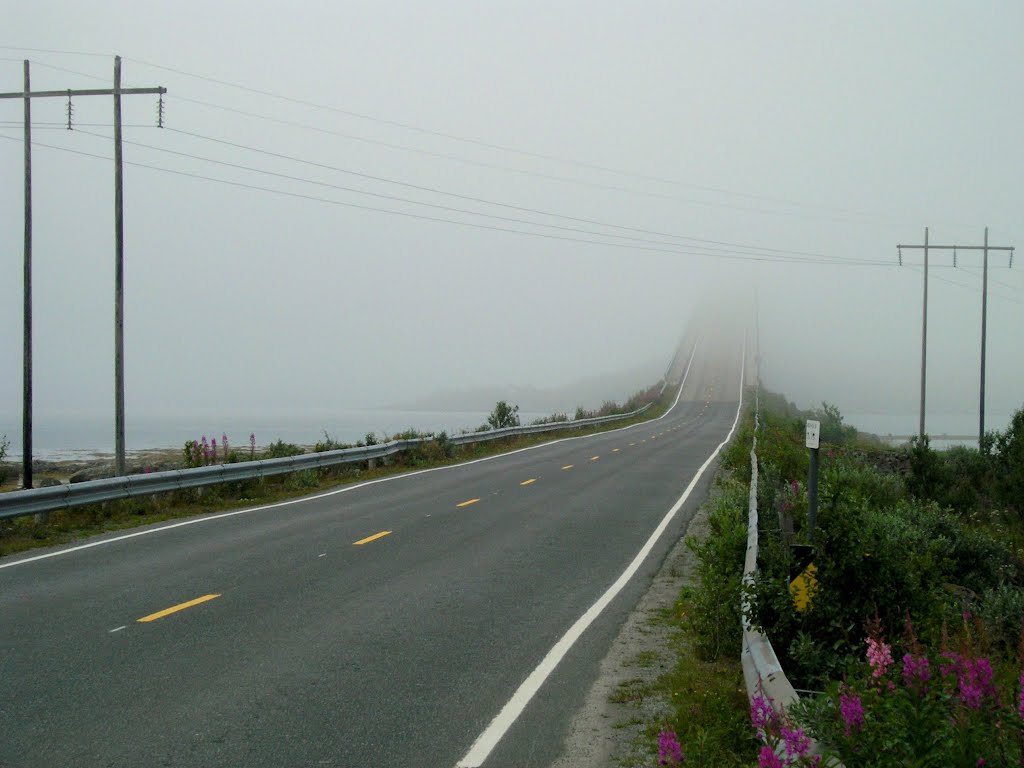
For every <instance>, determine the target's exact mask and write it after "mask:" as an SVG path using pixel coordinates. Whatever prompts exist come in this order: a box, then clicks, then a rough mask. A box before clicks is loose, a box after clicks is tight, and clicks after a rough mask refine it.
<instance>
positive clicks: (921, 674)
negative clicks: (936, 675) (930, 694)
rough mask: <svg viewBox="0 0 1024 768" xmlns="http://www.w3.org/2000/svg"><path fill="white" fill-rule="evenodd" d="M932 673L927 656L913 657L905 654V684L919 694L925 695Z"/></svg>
mask: <svg viewBox="0 0 1024 768" xmlns="http://www.w3.org/2000/svg"><path fill="white" fill-rule="evenodd" d="M931 677H932V672H931V668H930V667H929V666H928V657H927V656H917V657H915V656H913V655H912V654H909V653H905V654H903V684H904V685H906V686H907V688H910V689H912V690H914V691H917V692H918V693H921V694H924V693H925V692H926V691H927V690H928V687H927V685H926V683H927V682H928V681H929V680H931Z"/></svg>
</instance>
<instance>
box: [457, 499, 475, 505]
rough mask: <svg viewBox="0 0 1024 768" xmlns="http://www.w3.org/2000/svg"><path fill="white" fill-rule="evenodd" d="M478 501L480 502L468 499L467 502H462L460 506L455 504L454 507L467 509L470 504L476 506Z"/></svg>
mask: <svg viewBox="0 0 1024 768" xmlns="http://www.w3.org/2000/svg"><path fill="white" fill-rule="evenodd" d="M478 501H480V499H470V500H469V501H464V502H462V503H461V504H456V505H455V506H456V507H468V506H469V505H470V504H476V503H477V502H478Z"/></svg>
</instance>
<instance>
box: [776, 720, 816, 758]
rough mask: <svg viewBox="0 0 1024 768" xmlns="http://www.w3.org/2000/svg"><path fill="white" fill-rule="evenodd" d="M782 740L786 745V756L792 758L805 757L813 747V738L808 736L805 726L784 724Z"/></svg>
mask: <svg viewBox="0 0 1024 768" xmlns="http://www.w3.org/2000/svg"><path fill="white" fill-rule="evenodd" d="M782 741H783V743H785V745H786V756H787V757H790V758H799V757H804V756H806V755H807V752H808V751H809V750H810V748H811V740H810V739H809V738H807V734H805V733H804V731H803V728H787V727H786V726H783V727H782ZM787 762H788V761H787Z"/></svg>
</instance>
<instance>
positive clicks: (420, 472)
mask: <svg viewBox="0 0 1024 768" xmlns="http://www.w3.org/2000/svg"><path fill="white" fill-rule="evenodd" d="M698 343H699V339H698V341H697V342H694V344H693V351H691V352H690V360H689V362H687V364H686V372H685V373H684V374H683V380H682V381H681V382H680V383H679V392H677V393H676V399H675V402H674V403H672V407H671V408H669V409H668V410H667V411H665V412H664V413H663V414H661V416H659V417H658V418H657V419H651V420H650V421H641V422H639V423H637V424H631V425H630V426H628V427H619V428H618V429H608V430H605V431H604V432H595V433H593V434H590V435H578V436H577V437H562V438H559V439H558V440H552V441H550V442H547V443H538V444H537V445H531V446H528V447H526V448H519V449H517V450H515V451H508V452H506V453H496V454H495V455H493V456H485V457H483V458H482V459H473V460H472V461H464V462H462V463H461V464H449V465H448V466H445V467H434V468H433V469H420V470H417V471H416V472H407V473H404V474H401V475H393V476H391V477H381V478H378V479H377V480H367V481H366V482H365V483H358V484H356V485H346V486H344V487H342V488H335V489H334V490H333V491H326V492H324V493H319V494H317V495H315V496H304V497H302V498H300V499H290V500H288V501H279V502H277V503H275V504H266V505H264V506H260V507H247V508H245V509H236V510H234V511H233V512H221V513H220V514H218V515H204V516H203V517H196V518H193V519H191V520H185V521H183V522H180V523H171V524H170V525H161V526H159V527H157V528H146V529H144V530H141V531H135V532H134V533H125V534H122V535H120V536H112V537H111V538H109V539H100V540H99V541H91V542H89V543H88V544H79V545H77V546H74V547H68V548H67V549H60V550H57V551H56V552H47V553H45V554H42V555H34V556H32V557H25V558H22V559H21V560H15V561H14V562H11V563H4V562H0V571H2V570H3V569H4V568H14V567H15V566H17V565H25V564H26V563H34V562H36V561H37V560H48V559H49V558H51V557H60V556H61V555H69V554H71V553H72V552H81V551H82V550H83V549H92V548H93V547H102V546H103V545H104V544H113V543H114V542H117V541H126V540H127V539H134V538H136V537H138V536H148V535H149V534H151V533H162V532H163V531H170V530H174V529H175V528H184V527H185V526H189V525H198V524H199V523H210V522H213V521H214V520H223V519H224V518H227V517H235V516H236V515H247V514H249V513H250V512H260V511H262V510H266V509H275V508H277V507H287V506H290V505H292V504H302V503H304V502H307V501H313V500H315V499H324V498H327V497H328V496H336V495H338V494H340V493H349V492H350V491H357V490H359V489H360V488H366V487H367V486H370V485H377V484H378V483H390V482H394V481H396V480H404V479H406V478H409V477H416V476H417V475H425V474H427V473H428V472H442V471H444V470H450V469H459V468H460V467H468V466H470V465H471V464H479V463H481V462H484V461H494V460H495V459H500V458H503V457H505V456H512V455H514V454H516V453H523V452H524V451H533V450H536V449H537V448H546V447H547V446H550V445H557V444H558V443H565V442H568V441H570V440H586V439H588V438H591V437H598V436H600V435H610V434H612V433H613V432H622V431H623V430H626V429H634V428H636V427H639V426H643V425H644V424H650V423H651V422H652V421H660V420H661V419H664V418H665V417H666V416H668V415H669V414H670V413H672V411H674V410H675V407H676V406H677V405H678V404H679V398H680V397H681V396H682V394H683V387H685V386H686V377H687V376H689V374H690V365H691V364H692V363H693V356H694V355H695V354H697V345H698Z"/></svg>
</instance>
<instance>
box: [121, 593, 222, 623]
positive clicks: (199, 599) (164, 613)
mask: <svg viewBox="0 0 1024 768" xmlns="http://www.w3.org/2000/svg"><path fill="white" fill-rule="evenodd" d="M215 597H220V595H203V596H202V597H197V598H196V599H195V600H189V601H188V602H187V603H179V604H178V605H172V606H171V607H170V608H164V609H163V610H162V611H157V612H156V613H151V614H149V616H143V617H142V618H141V619H136V621H142V622H145V621H156V620H157V619H162V618H163V617H164V616H169V615H171V614H172V613H177V612H178V611H184V610H185V609H186V608H191V607H192V606H193V605H199V604H200V603H205V602H206V601H207V600H213V599H214V598H215Z"/></svg>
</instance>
